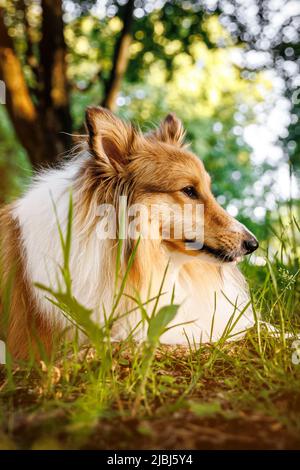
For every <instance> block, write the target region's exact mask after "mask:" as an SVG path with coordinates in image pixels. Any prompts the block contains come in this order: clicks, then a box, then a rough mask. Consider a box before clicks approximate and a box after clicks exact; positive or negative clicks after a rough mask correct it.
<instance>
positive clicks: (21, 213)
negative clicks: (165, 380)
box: [0, 107, 258, 359]
mask: <svg viewBox="0 0 300 470" xmlns="http://www.w3.org/2000/svg"><path fill="white" fill-rule="evenodd" d="M86 128H87V136H84V137H83V139H82V143H81V148H80V150H78V152H77V154H76V155H75V156H73V157H72V158H70V159H69V160H67V161H66V162H64V163H63V164H62V165H61V166H60V167H59V168H56V169H46V170H44V171H43V172H41V173H40V174H39V175H38V176H37V177H36V178H35V180H34V181H33V183H32V184H31V186H30V187H29V189H28V190H27V191H26V193H25V194H24V196H23V197H21V198H20V199H18V200H17V201H15V202H13V203H12V204H11V205H8V206H6V207H4V208H2V209H1V214H0V235H1V267H2V283H1V285H2V294H1V301H0V308H1V309H2V310H1V311H2V314H1V311H0V319H1V315H2V338H4V339H5V341H6V344H7V348H8V350H9V352H10V353H11V355H12V356H13V357H14V358H15V359H26V358H28V357H29V355H30V351H33V352H34V354H35V355H38V351H39V347H40V345H42V346H43V349H44V351H46V353H47V354H51V353H53V348H55V347H56V346H55V344H56V343H55V341H54V338H60V337H61V336H64V335H67V336H69V337H71V338H72V335H74V328H72V325H71V323H70V322H69V321H68V319H66V318H65V316H64V315H63V314H62V312H61V311H60V309H59V308H58V307H57V306H55V305H54V303H53V302H51V301H49V299H48V298H47V297H49V296H47V295H45V292H44V291H42V290H41V289H40V288H39V287H38V286H37V285H36V283H40V284H43V285H46V286H51V288H52V289H54V290H55V289H56V290H57V289H58V287H59V285H60V284H61V279H60V276H61V271H59V268H58V267H59V266H62V257H63V254H62V247H61V239H60V236H59V230H58V221H59V224H60V227H61V231H62V233H63V234H65V233H66V230H67V224H68V210H69V201H70V191H71V192H72V195H71V197H72V201H73V219H72V227H73V231H72V242H71V253H70V259H69V268H70V272H71V275H72V295H73V296H74V297H75V299H76V300H77V301H78V302H79V303H80V304H81V305H84V306H85V307H86V308H88V309H90V310H92V317H91V318H92V319H93V320H94V321H95V322H97V323H98V324H100V325H101V324H103V322H104V312H110V311H111V309H112V305H113V302H114V295H115V293H114V286H115V279H116V259H117V258H118V255H117V253H118V249H119V248H118V247H119V244H118V239H119V238H120V233H119V232H120V224H119V225H118V224H117V233H116V236H115V237H106V238H104V237H102V238H101V236H99V232H101V230H102V229H103V220H104V219H103V220H102V221H101V217H99V207H103V205H104V206H105V207H106V206H109V207H112V208H114V209H115V210H116V211H117V212H118V211H119V210H120V199H122V198H124V197H125V198H126V199H127V204H128V205H129V206H135V205H137V204H138V205H142V207H146V209H149V208H151V207H152V206H155V207H159V208H162V209H161V212H160V216H159V217H158V218H157V217H156V219H155V222H156V225H155V227H156V229H157V232H156V235H157V236H153V237H143V236H140V237H139V239H138V240H137V239H136V238H135V239H128V240H125V239H124V240H123V244H122V253H121V255H120V265H119V273H118V274H119V275H120V276H122V273H123V274H124V272H125V271H126V267H127V266H128V260H129V259H131V268H130V270H129V272H128V277H127V280H126V287H125V290H124V295H122V296H121V299H120V301H119V305H118V309H117V312H116V318H117V319H116V321H115V322H114V324H113V326H112V338H113V339H115V340H116V341H120V340H122V339H124V338H126V337H127V336H128V335H129V334H130V332H131V331H133V330H135V334H134V337H135V338H136V339H137V341H143V340H144V339H145V337H146V334H147V328H146V326H145V324H144V322H143V321H141V312H140V311H139V309H137V308H134V307H136V306H137V305H136V300H135V299H136V296H137V295H138V296H139V299H140V302H142V303H143V305H144V306H145V307H144V308H145V309H146V310H147V311H148V312H151V311H152V309H153V305H154V303H156V307H157V308H160V307H162V306H164V305H169V304H170V303H175V304H177V305H179V309H178V312H177V314H176V317H175V318H174V319H173V320H172V322H171V323H170V325H168V326H169V327H170V328H168V329H167V330H166V331H165V332H164V334H163V335H162V337H161V342H162V343H166V344H187V343H190V342H196V343H199V342H209V341H217V340H218V339H220V338H221V337H222V335H223V334H224V331H227V330H228V324H230V325H231V327H230V335H229V337H230V338H233V339H235V338H239V337H240V336H241V335H243V332H244V331H245V330H247V329H248V328H250V327H251V326H252V325H253V324H254V315H253V312H252V309H251V302H250V299H249V293H248V288H247V284H246V281H245V279H244V277H243V276H242V274H241V273H240V271H239V269H238V267H237V262H238V261H239V259H240V257H242V256H244V255H247V254H249V253H252V252H253V251H254V250H256V249H257V247H258V242H257V240H256V238H255V237H254V235H253V234H252V233H251V232H250V231H249V230H247V229H246V228H245V226H244V225H242V224H241V223H239V222H238V221H237V220H236V219H234V218H233V217H231V216H230V215H229V214H228V213H227V212H226V211H225V210H224V209H223V208H222V207H221V206H220V205H219V204H218V203H217V201H216V199H215V198H214V196H213V194H212V192H211V178H210V176H209V175H208V173H207V172H206V170H205V168H204V165H203V163H202V161H201V160H200V159H199V158H198V157H197V156H195V155H194V154H193V153H192V152H191V151H190V150H189V147H188V145H187V144H186V143H185V130H184V127H183V124H182V122H181V121H180V120H179V119H178V118H177V117H176V116H175V115H174V114H169V115H168V116H167V117H166V118H165V119H164V120H163V121H162V122H161V124H160V125H159V127H157V128H156V129H154V130H153V131H152V132H149V133H148V134H143V133H142V132H141V131H140V130H139V129H137V128H136V127H134V126H133V125H132V124H131V123H127V122H124V121H123V120H121V119H120V118H118V117H117V116H116V115H114V114H113V113H112V112H110V111H108V110H106V109H104V108H101V107H90V108H88V109H87V112H86ZM174 205H176V207H177V208H178V207H179V208H181V209H182V211H181V213H180V211H179V215H178V214H177V213H176V216H174V214H173V215H171V216H170V217H169V219H168V220H169V222H170V231H169V234H168V236H163V229H162V223H163V221H164V219H165V213H166V210H167V209H170V213H171V214H172V210H171V209H172V207H173V206H174ZM185 205H188V206H189V207H190V208H191V211H190V213H189V215H188V216H185V215H184V214H185V212H184V207H185ZM198 206H200V207H202V208H203V212H202V213H203V224H202V230H201V227H200V228H199V233H197V230H198V229H197V227H196V222H195V211H194V209H196V208H197V207H198ZM180 214H181V215H180ZM151 217H152V216H150V217H148V218H147V216H146V226H147V224H148V223H150V219H151ZM185 217H187V218H189V220H188V222H189V226H190V228H189V232H188V233H187V234H186V233H184V234H182V235H179V236H178V234H177V235H176V237H175V235H174V234H175V229H176V227H177V226H178V225H179V223H184V222H186V221H185V220H183V219H184V218H185ZM151 222H153V220H152V219H151ZM101 224H102V229H101ZM200 225H201V224H200ZM99 227H100V229H99ZM195 227H196V228H195ZM203 227H204V230H203ZM200 231H201V234H200ZM151 233H152V232H151ZM100 235H101V233H100ZM200 235H201V236H200ZM200 238H201V243H199V240H200ZM133 250H135V255H134V257H133V259H132V257H131V254H132V252H133ZM130 257H131V258H130ZM11 273H13V275H12V274H11ZM120 276H119V277H118V276H117V277H118V278H119V279H120ZM10 279H12V281H11V289H10V292H11V295H10V302H9V318H8V320H7V321H6V322H4V320H3V317H4V313H3V312H4V303H5V302H4V297H5V292H4V288H3V286H5V285H7V283H9V280H10ZM162 283H163V285H162ZM151 299H152V300H151ZM1 305H2V307H1ZM124 312H131V313H128V315H122V313H124ZM4 323H5V328H4ZM226 328H227V330H226ZM4 330H5V331H4ZM83 340H84V339H83V338H82V341H83Z"/></svg>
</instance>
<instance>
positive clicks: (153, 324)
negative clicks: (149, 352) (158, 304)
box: [147, 305, 179, 344]
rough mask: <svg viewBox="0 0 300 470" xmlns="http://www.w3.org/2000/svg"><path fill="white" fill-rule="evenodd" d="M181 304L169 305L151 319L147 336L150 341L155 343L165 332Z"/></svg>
mask: <svg viewBox="0 0 300 470" xmlns="http://www.w3.org/2000/svg"><path fill="white" fill-rule="evenodd" d="M178 308H179V305H167V306H165V307H162V308H161V309H160V310H159V311H158V313H157V314H156V315H155V316H153V317H152V318H151V319H150V322H149V327H148V332H147V338H148V341H149V343H152V344H155V343H157V342H158V341H159V338H160V337H161V335H162V334H163V333H164V332H165V330H166V327H167V326H168V324H169V323H170V322H171V321H172V320H173V319H174V318H175V316H176V313H177V311H178Z"/></svg>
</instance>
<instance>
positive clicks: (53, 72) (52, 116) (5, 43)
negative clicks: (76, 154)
mask: <svg viewBox="0 0 300 470" xmlns="http://www.w3.org/2000/svg"><path fill="white" fill-rule="evenodd" d="M42 8H43V20H42V39H41V42H40V63H39V65H38V70H37V71H35V72H36V73H37V74H38V78H39V86H40V88H39V89H38V90H35V96H36V98H37V99H38V100H37V104H35V103H34V101H33V99H32V97H31V94H30V90H29V88H28V85H27V83H26V80H25V76H24V73H23V70H22V64H21V62H20V60H19V58H18V56H17V54H16V52H15V49H14V45H13V41H12V39H11V37H10V36H9V34H8V31H7V28H6V25H5V21H4V9H3V8H1V7H0V79H1V80H3V81H4V83H5V87H6V98H7V103H6V104H7V110H8V113H9V116H10V118H11V121H12V123H13V126H14V129H15V132H16V135H17V137H18V139H19V140H20V142H21V144H22V145H23V147H24V148H25V150H26V151H27V153H28V157H29V159H30V161H31V163H32V165H33V167H35V168H37V167H41V166H42V165H44V164H48V163H53V162H55V160H56V159H58V157H60V156H61V154H62V153H64V152H65V151H66V150H68V149H69V148H70V146H71V137H70V135H68V133H71V131H72V121H71V115H70V109H69V89H68V81H67V74H66V45H65V41H64V34H63V32H64V26H63V20H62V1H61V0H42ZM29 65H30V64H29Z"/></svg>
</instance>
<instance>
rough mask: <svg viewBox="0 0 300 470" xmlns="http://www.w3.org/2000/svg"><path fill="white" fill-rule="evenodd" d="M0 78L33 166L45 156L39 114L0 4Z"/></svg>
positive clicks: (9, 111)
mask: <svg viewBox="0 0 300 470" xmlns="http://www.w3.org/2000/svg"><path fill="white" fill-rule="evenodd" d="M0 79H1V80H3V81H4V83H5V88H6V106H7V111H8V113H9V116H10V118H11V121H12V123H13V125H14V128H15V131H16V134H17V137H18V138H19V140H20V142H21V144H22V145H23V147H24V148H25V150H26V151H27V153H28V155H29V158H30V161H31V163H32V164H33V166H38V165H40V164H41V163H42V162H43V160H44V151H45V148H44V142H43V138H42V129H41V126H40V122H39V116H38V112H37V109H36V107H35V106H34V103H33V102H32V99H31V97H30V93H29V90H28V87H27V84H26V81H25V78H24V75H23V71H22V66H21V63H20V61H19V59H18V57H17V55H16V53H15V50H14V47H13V43H12V40H11V38H10V37H9V35H8V33H7V29H6V26H5V23H4V15H3V9H2V8H0Z"/></svg>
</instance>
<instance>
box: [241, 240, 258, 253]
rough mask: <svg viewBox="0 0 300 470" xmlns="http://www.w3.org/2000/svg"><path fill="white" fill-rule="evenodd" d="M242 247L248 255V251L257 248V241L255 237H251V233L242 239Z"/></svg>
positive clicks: (250, 251)
mask: <svg viewBox="0 0 300 470" xmlns="http://www.w3.org/2000/svg"><path fill="white" fill-rule="evenodd" d="M243 248H244V250H245V252H246V253H245V254H246V255H249V254H250V253H252V252H253V251H255V250H257V248H258V241H257V240H256V238H255V237H253V236H252V235H251V236H250V237H249V238H247V239H246V240H244V241H243Z"/></svg>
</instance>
